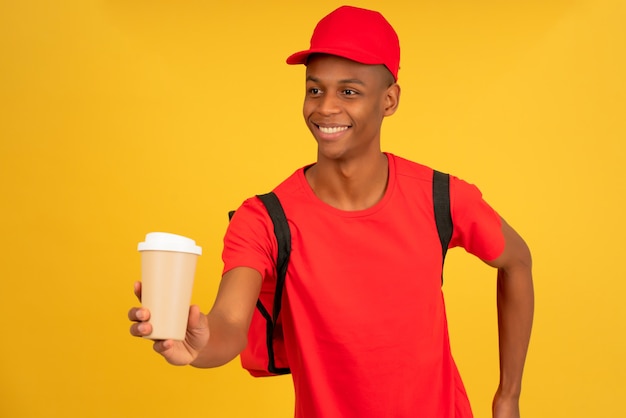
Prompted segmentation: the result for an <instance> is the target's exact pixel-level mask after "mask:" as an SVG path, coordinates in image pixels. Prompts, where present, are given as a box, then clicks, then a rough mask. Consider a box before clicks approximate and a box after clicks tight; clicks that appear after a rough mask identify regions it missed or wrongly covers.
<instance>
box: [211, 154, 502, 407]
mask: <svg viewBox="0 0 626 418" xmlns="http://www.w3.org/2000/svg"><path fill="white" fill-rule="evenodd" d="M387 156H388V160H389V180H388V186H387V190H386V192H385V195H384V196H383V198H382V199H381V200H380V201H379V202H378V203H377V204H376V205H374V206H373V207H371V208H369V209H366V210H360V211H342V210H339V209H336V208H334V207H331V206H329V205H327V204H325V203H324V202H322V201H321V200H319V199H318V198H317V197H316V196H315V194H314V193H313V191H312V189H311V187H310V186H309V184H308V183H307V181H306V178H305V176H304V169H299V170H298V171H296V172H295V173H294V174H293V175H292V176H290V177H289V178H288V179H287V180H285V181H284V182H283V183H282V184H280V185H279V186H278V187H277V188H276V189H275V190H274V191H275V193H276V194H277V196H278V197H279V199H280V201H281V203H282V205H283V208H284V210H285V213H286V215H287V219H288V222H289V226H290V229H291V234H292V252H291V258H290V261H289V268H288V272H287V278H286V284H285V292H286V296H285V299H284V302H283V311H282V313H281V315H282V317H283V319H282V320H283V327H284V337H285V346H286V351H287V356H288V358H289V365H290V368H291V372H292V376H293V382H294V387H295V394H296V413H295V416H296V417H298V418H308V417H316V418H319V417H323V418H335V417H337V418H346V417H355V418H368V417H371V418H384V417H389V418H392V417H393V418H404V417H412V418H413V417H420V418H452V417H454V418H469V417H472V412H471V409H470V405H469V401H468V399H467V395H466V393H465V389H464V387H463V384H462V382H461V379H460V377H459V374H458V372H457V369H456V366H455V364H454V360H453V359H452V355H451V352H450V344H449V340H448V327H447V321H446V315H445V307H444V301H443V295H442V291H441V269H442V260H441V244H440V242H439V237H438V235H437V228H436V225H435V221H434V213H433V201H432V169H430V168H427V167H425V166H422V165H419V164H417V163H413V162H410V161H407V160H404V159H402V158H399V157H396V156H394V155H392V154H387ZM450 196H451V212H452V219H453V224H454V233H453V236H452V241H451V243H450V247H455V246H461V247H463V248H465V249H466V250H467V251H468V252H470V253H472V254H474V255H476V256H478V257H479V258H481V259H483V260H493V259H495V258H497V257H498V256H499V255H500V254H501V252H502V250H503V248H504V238H503V236H502V233H501V221H500V217H499V216H498V214H497V213H496V212H495V211H494V210H493V209H492V208H491V207H490V206H489V205H488V204H487V203H485V201H484V200H483V199H482V196H481V193H480V192H479V190H478V189H477V188H476V187H475V186H473V185H470V184H468V183H465V182H463V181H461V180H459V179H457V178H455V177H452V176H451V178H450ZM224 241H225V245H224V252H223V259H224V263H225V266H224V272H226V271H228V270H230V269H233V268H235V267H239V266H246V267H251V268H254V269H256V270H258V271H259V272H260V273H261V274H262V275H263V276H264V277H266V276H268V275H275V274H276V271H275V266H274V263H275V261H274V260H275V259H276V251H277V244H276V239H275V237H274V233H273V226H272V223H271V220H270V219H269V216H268V214H267V212H266V210H265V208H264V206H263V204H262V203H261V202H260V201H259V200H258V199H257V198H251V199H248V200H246V201H245V202H244V204H243V205H242V207H241V208H239V209H238V210H237V213H236V215H235V217H234V218H233V219H232V221H231V223H230V225H229V228H228V231H227V233H226V237H225V240H224Z"/></svg>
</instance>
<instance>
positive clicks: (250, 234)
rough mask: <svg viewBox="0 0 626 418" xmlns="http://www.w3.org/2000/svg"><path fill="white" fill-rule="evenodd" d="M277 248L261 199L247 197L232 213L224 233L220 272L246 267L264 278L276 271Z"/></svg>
mask: <svg viewBox="0 0 626 418" xmlns="http://www.w3.org/2000/svg"><path fill="white" fill-rule="evenodd" d="M277 251H278V244H277V243H276V236H275V235H274V226H273V224H272V220H271V219H270V217H269V214H268V213H267V210H266V209H265V207H264V206H263V203H262V202H261V201H260V199H258V198H256V197H253V198H250V199H248V200H246V201H245V202H244V203H243V204H242V205H241V207H239V209H237V211H236V212H235V214H234V216H233V218H232V219H231V221H230V223H229V224H228V228H227V230H226V234H225V236H224V249H223V251H222V260H223V261H224V270H223V273H226V272H228V271H230V270H232V269H234V268H236V267H249V268H253V269H255V270H257V271H258V272H259V273H261V275H262V276H263V277H267V276H268V275H271V274H275V273H274V270H275V262H273V261H272V260H275V259H276V254H277Z"/></svg>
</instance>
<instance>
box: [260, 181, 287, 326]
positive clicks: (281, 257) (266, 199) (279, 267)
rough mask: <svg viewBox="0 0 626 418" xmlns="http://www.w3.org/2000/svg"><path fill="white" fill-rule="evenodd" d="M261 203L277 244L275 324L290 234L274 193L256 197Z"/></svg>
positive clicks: (285, 271)
mask: <svg viewBox="0 0 626 418" xmlns="http://www.w3.org/2000/svg"><path fill="white" fill-rule="evenodd" d="M257 197H258V198H259V199H261V202H263V204H264V205H265V207H266V208H267V212H268V213H269V215H270V218H271V219H272V223H273V224H274V234H275V235H276V242H277V243H278V257H277V259H276V292H275V293H274V309H273V312H272V320H273V322H274V323H276V320H277V319H278V314H279V312H280V308H281V304H282V296H283V288H284V287H285V277H286V276H287V265H288V264H289V254H290V253H291V233H290V231H289V224H288V223H287V217H286V216H285V212H284V210H283V207H282V205H281V204H280V201H279V200H278V197H277V196H276V194H274V192H269V193H266V194H262V195H258V196H257Z"/></svg>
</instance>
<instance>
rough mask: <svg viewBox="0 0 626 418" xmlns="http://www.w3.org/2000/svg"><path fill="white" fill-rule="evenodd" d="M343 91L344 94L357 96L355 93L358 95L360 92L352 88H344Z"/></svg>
mask: <svg viewBox="0 0 626 418" xmlns="http://www.w3.org/2000/svg"><path fill="white" fill-rule="evenodd" d="M341 93H342V94H343V95H344V96H355V95H357V94H358V93H357V92H356V91H355V90H352V89H343V90H342V91H341Z"/></svg>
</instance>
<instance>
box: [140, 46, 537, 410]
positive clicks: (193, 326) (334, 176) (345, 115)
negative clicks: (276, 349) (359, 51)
mask: <svg viewBox="0 0 626 418" xmlns="http://www.w3.org/2000/svg"><path fill="white" fill-rule="evenodd" d="M399 102H400V87H399V85H398V84H396V83H395V81H394V80H393V77H392V76H391V74H390V73H389V71H388V70H387V69H386V68H385V67H384V66H380V65H363V64H359V63H356V62H353V61H350V60H347V59H343V58H339V57H335V56H330V55H314V56H312V57H310V59H309V61H308V63H307V69H306V94H305V99H304V106H303V116H304V120H305V122H306V124H307V126H308V128H309V130H310V131H311V133H312V134H313V137H314V138H315V141H316V142H317V144H318V151H317V163H316V164H315V165H314V166H312V167H311V168H310V169H308V170H307V172H306V178H307V181H308V182H309V184H310V186H311V188H312V189H313V191H314V192H315V194H316V195H317V196H318V197H319V198H320V199H321V200H322V201H324V202H326V203H327V204H329V205H331V206H334V207H336V208H339V209H342V210H347V211H350V210H361V209H366V208H368V207H371V206H373V205H374V204H376V203H377V202H378V201H379V200H380V199H381V198H382V196H383V195H384V193H385V189H386V187H387V180H388V163H387V158H386V156H385V155H384V154H383V153H382V151H381V147H380V136H381V126H382V122H383V119H384V118H385V117H387V116H391V115H393V114H394V113H395V112H396V110H397V108H398V105H399ZM502 233H503V235H504V238H505V248H504V251H503V253H502V254H501V255H500V256H499V257H498V258H497V259H495V260H491V261H485V262H486V263H487V264H489V265H491V266H493V267H495V268H496V269H497V271H498V275H497V304H498V325H499V348H500V384H499V386H498V389H497V392H496V395H495V397H494V400H493V417H494V418H519V417H520V412H519V398H520V393H521V382H522V373H523V368H524V362H525V358H526V352H527V350H528V343H529V340H530V332H531V327H532V319H533V310H534V296H533V284H532V272H531V271H532V267H531V266H532V261H531V255H530V251H529V250H528V247H527V245H526V243H525V242H524V240H523V239H522V238H521V237H520V236H519V234H517V232H515V230H513V228H511V226H509V224H508V223H506V222H505V221H504V220H502ZM261 282H262V278H261V275H260V273H258V272H257V271H255V270H253V269H250V268H246V267H239V268H235V269H233V270H231V271H229V272H227V273H226V274H225V275H224V276H223V277H222V281H221V284H220V288H219V290H218V293H217V297H216V300H215V303H214V305H213V307H212V309H211V310H210V311H209V313H208V314H206V315H205V314H203V313H201V312H200V309H199V308H198V307H197V306H191V307H190V310H189V324H188V329H187V336H186V338H185V341H182V342H180V341H172V340H166V341H155V342H154V350H155V351H157V352H158V353H159V354H161V355H162V356H163V357H164V358H165V359H166V360H167V361H168V362H169V363H171V364H175V365H187V364H191V365H193V366H196V367H217V366H221V365H223V364H225V363H227V362H229V361H230V360H232V359H234V358H235V357H236V356H237V355H238V354H239V353H240V352H241V351H242V350H243V348H244V347H245V345H246V342H247V331H248V327H249V325H250V321H251V318H252V314H253V312H254V309H255V304H256V300H257V298H258V295H259V291H260V288H261ZM135 294H136V295H137V297H138V298H139V299H141V284H140V283H136V284H135ZM128 317H129V319H130V320H131V321H133V324H132V325H131V328H130V333H131V334H132V335H134V336H137V337H141V336H144V335H149V334H150V332H151V327H150V324H149V323H148V322H146V321H148V320H149V318H150V312H148V310H146V309H145V308H132V309H131V310H130V311H129V313H128ZM209 330H210V332H209ZM209 337H210V338H209Z"/></svg>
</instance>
